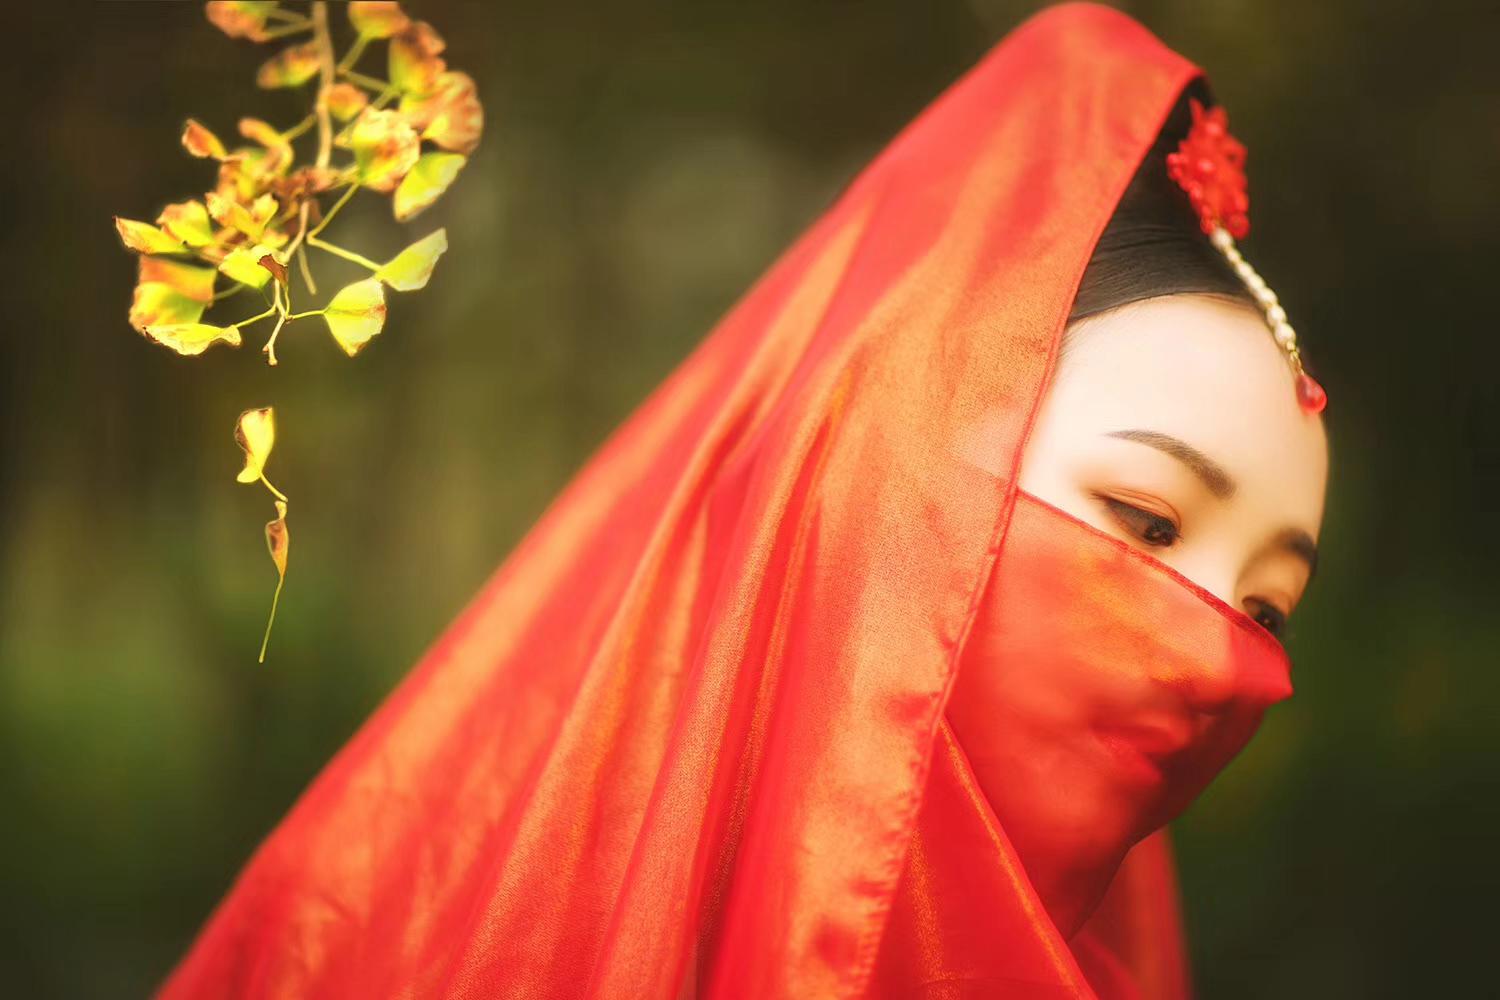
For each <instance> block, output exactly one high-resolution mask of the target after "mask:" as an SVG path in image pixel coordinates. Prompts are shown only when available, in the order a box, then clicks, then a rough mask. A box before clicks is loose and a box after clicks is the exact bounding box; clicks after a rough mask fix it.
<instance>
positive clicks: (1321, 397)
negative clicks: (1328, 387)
mask: <svg viewBox="0 0 1500 1000" xmlns="http://www.w3.org/2000/svg"><path fill="white" fill-rule="evenodd" d="M1297 403H1298V405H1299V406H1301V407H1302V408H1303V409H1304V410H1306V411H1307V412H1308V413H1322V412H1323V407H1325V406H1327V405H1328V393H1326V392H1324V391H1323V387H1322V386H1321V385H1319V384H1318V382H1317V380H1316V379H1314V378H1313V377H1312V376H1311V375H1309V374H1307V372H1303V373H1302V374H1300V375H1298V376H1297Z"/></svg>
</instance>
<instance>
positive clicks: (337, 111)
mask: <svg viewBox="0 0 1500 1000" xmlns="http://www.w3.org/2000/svg"><path fill="white" fill-rule="evenodd" d="M369 103H370V98H369V97H368V96H366V94H365V92H364V91H363V90H360V89H359V88H358V87H356V86H355V85H354V84H352V83H336V84H334V85H333V86H332V87H329V88H328V110H329V111H330V112H332V113H333V117H335V118H337V119H338V120H339V121H341V122H346V121H348V120H349V119H351V118H353V117H354V116H355V115H357V114H359V113H360V112H361V111H363V110H364V108H365V105H366V104H369Z"/></svg>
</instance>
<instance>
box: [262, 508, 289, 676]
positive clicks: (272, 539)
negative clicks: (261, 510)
mask: <svg viewBox="0 0 1500 1000" xmlns="http://www.w3.org/2000/svg"><path fill="white" fill-rule="evenodd" d="M275 503H276V520H274V521H267V522H266V548H267V549H269V550H270V551H271V562H272V563H274V564H275V566H276V593H275V594H273V595H272V596H271V615H270V617H269V618H268V619H266V634H265V638H263V639H261V641H260V662H261V663H264V662H266V644H267V643H269V642H270V641H271V626H272V625H273V624H275V622H276V605H277V604H278V603H279V602H280V601H281V585H282V584H284V583H286V556H287V550H288V549H289V548H290V547H291V541H292V540H291V536H290V535H288V534H287V530H286V501H285V500H282V499H280V498H278V499H277V500H276V501H275Z"/></svg>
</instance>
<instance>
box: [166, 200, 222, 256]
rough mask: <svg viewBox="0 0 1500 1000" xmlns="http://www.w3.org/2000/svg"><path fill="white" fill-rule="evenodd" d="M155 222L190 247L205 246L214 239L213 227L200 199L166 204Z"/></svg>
mask: <svg viewBox="0 0 1500 1000" xmlns="http://www.w3.org/2000/svg"><path fill="white" fill-rule="evenodd" d="M156 224H157V225H158V226H161V227H162V229H164V230H165V231H166V232H167V233H168V235H170V236H174V237H176V238H177V239H179V240H181V241H182V242H184V243H186V244H187V245H188V246H190V247H206V246H208V245H209V244H210V243H212V242H213V241H214V227H213V225H212V223H210V222H209V221H208V209H206V208H204V207H203V202H201V201H184V202H178V203H177V204H175V205H168V206H167V207H166V208H164V209H162V210H161V214H160V215H158V216H157V217H156Z"/></svg>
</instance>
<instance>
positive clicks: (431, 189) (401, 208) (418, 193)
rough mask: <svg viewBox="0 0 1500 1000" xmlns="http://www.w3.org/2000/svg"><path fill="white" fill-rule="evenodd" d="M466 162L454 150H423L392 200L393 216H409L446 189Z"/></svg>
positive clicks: (400, 217) (402, 217) (430, 202)
mask: <svg viewBox="0 0 1500 1000" xmlns="http://www.w3.org/2000/svg"><path fill="white" fill-rule="evenodd" d="M466 162H467V161H466V160H465V158H464V157H462V156H460V155H458V154H457V153H423V154H422V155H421V157H420V158H419V159H418V160H417V163H416V166H414V167H412V168H411V170H410V171H409V172H408V173H407V175H406V176H405V177H403V178H402V179H401V184H400V186H398V187H397V188H396V195H395V197H394V198H392V199H391V207H392V209H393V210H394V211H395V213H396V218H397V219H401V220H403V221H404V220H406V219H410V218H411V217H412V216H414V215H416V214H417V213H418V212H420V211H422V210H423V209H424V208H426V207H427V206H428V205H431V204H432V203H433V202H435V201H437V200H438V198H439V197H440V196H441V195H442V193H443V192H444V191H446V190H448V186H449V185H451V184H452V183H453V181H454V179H455V178H456V177H458V172H459V170H460V169H462V168H463V165H464V164H465V163H466Z"/></svg>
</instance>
